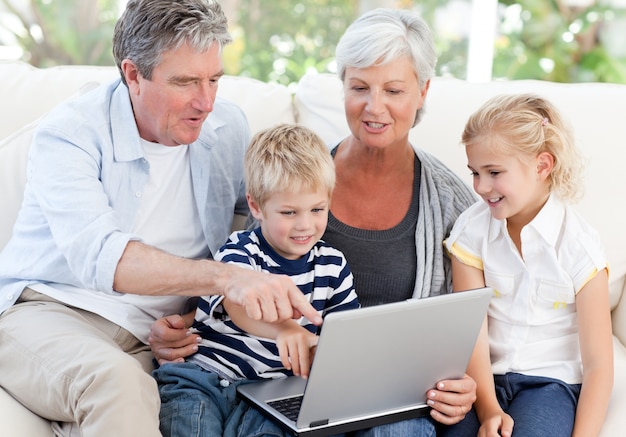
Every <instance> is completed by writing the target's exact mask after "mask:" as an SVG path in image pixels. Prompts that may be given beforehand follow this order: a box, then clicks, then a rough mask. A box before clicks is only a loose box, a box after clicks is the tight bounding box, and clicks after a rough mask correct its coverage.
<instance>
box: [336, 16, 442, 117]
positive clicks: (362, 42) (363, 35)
mask: <svg viewBox="0 0 626 437" xmlns="http://www.w3.org/2000/svg"><path fill="white" fill-rule="evenodd" d="M335 58H336V62H337V73H338V75H339V78H340V79H341V81H342V82H343V81H344V79H345V75H346V68H348V67H353V68H369V67H372V66H374V65H384V64H386V63H388V62H390V61H392V60H395V59H398V58H407V59H409V60H410V61H411V62H412V64H413V68H414V70H415V74H416V75H417V78H418V81H419V86H420V89H423V88H424V86H425V85H426V83H427V82H428V81H429V80H430V79H431V78H432V77H433V76H434V75H435V66H436V65H437V53H436V50H435V43H434V41H433V38H432V34H431V31H430V29H429V27H428V25H427V24H426V23H425V22H424V21H423V20H422V19H421V18H420V17H418V16H417V15H415V14H414V13H412V12H410V11H408V10H403V9H387V8H378V9H374V10H372V11H370V12H367V13H365V14H363V15H362V16H361V17H359V18H358V19H357V20H356V21H354V23H352V24H351V25H350V26H348V28H347V29H346V32H345V33H344V34H343V36H342V37H341V39H340V40H339V43H338V44H337V49H336V52H335ZM421 111H422V110H419V111H418V112H417V114H416V119H415V124H417V122H418V121H419V120H420V119H421Z"/></svg>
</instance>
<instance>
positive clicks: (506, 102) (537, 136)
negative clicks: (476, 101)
mask: <svg viewBox="0 0 626 437" xmlns="http://www.w3.org/2000/svg"><path fill="white" fill-rule="evenodd" d="M486 140H488V141H489V144H490V145H491V147H494V148H495V150H496V151H497V152H499V153H505V154H518V153H520V154H522V155H526V156H533V157H534V156H537V155H539V154H540V153H543V152H547V153H549V154H550V155H552V156H553V157H554V168H553V169H552V172H551V173H550V189H551V191H553V192H556V193H557V194H558V195H559V196H560V197H561V198H562V199H563V200H569V201H575V200H577V199H579V198H580V197H581V196H582V170H583V162H582V158H581V156H580V154H579V152H578V150H577V148H576V146H575V144H574V138H573V135H572V133H571V130H570V129H569V126H568V125H567V124H566V122H565V120H564V119H563V117H562V116H561V114H560V113H559V111H558V110H557V109H556V107H555V106H554V105H553V104H552V103H550V102H549V101H547V100H546V99H544V98H542V97H539V96H537V95H534V94H516V95H500V96H496V97H493V98H491V99H489V100H488V101H487V102H486V103H485V104H484V105H483V106H481V107H480V108H479V109H478V110H477V111H476V112H475V113H474V114H472V115H471V116H470V118H469V120H468V121H467V124H466V125H465V130H464V131H463V135H462V137H461V142H462V143H463V144H465V146H469V145H471V144H473V143H476V142H478V141H486Z"/></svg>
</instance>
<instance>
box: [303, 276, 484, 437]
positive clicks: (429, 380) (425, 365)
mask: <svg viewBox="0 0 626 437" xmlns="http://www.w3.org/2000/svg"><path fill="white" fill-rule="evenodd" d="M491 294H492V291H491V289H489V288H485V289H480V290H472V291H466V292H459V293H453V294H448V295H442V296H436V297H431V298H423V299H411V300H407V301H403V302H396V303H391V304H386V305H378V306H374V307H368V308H362V309H358V310H351V311H343V312H337V313H332V314H329V315H328V316H327V317H326V318H325V321H324V325H323V328H322V334H321V337H320V341H319V345H318V350H317V353H316V356H315V359H314V362H313V367H312V369H311V373H310V376H309V380H308V382H307V387H306V390H305V395H304V399H303V401H302V407H301V410H300V415H299V417H298V420H297V427H298V428H306V427H309V426H310V425H311V424H315V423H318V424H319V423H330V424H332V423H334V422H345V421H351V420H353V419H354V420H360V419H364V418H367V417H370V416H377V415H380V414H381V413H382V414H386V413H388V412H394V411H402V410H405V409H411V408H416V407H424V408H427V407H426V404H425V403H426V393H427V391H428V390H429V389H431V388H433V386H434V384H435V383H436V382H437V381H439V380H442V379H455V378H461V377H462V376H463V374H464V372H465V369H466V367H467V363H468V361H469V358H470V356H471V353H472V350H473V348H474V343H475V341H476V338H477V336H478V332H479V330H480V327H481V324H482V322H483V319H484V317H485V315H486V311H487V307H488V305H489V299H490V298H491Z"/></svg>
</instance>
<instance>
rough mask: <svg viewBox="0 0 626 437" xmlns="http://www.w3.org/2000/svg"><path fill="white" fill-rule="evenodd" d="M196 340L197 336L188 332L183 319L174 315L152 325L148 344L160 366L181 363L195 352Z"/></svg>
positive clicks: (196, 348) (196, 347)
mask: <svg viewBox="0 0 626 437" xmlns="http://www.w3.org/2000/svg"><path fill="white" fill-rule="evenodd" d="M198 339H199V336H198V335H197V334H191V333H190V332H189V330H188V329H187V327H186V326H185V322H184V320H183V318H182V317H181V316H179V315H176V314H174V315H171V316H167V317H163V318H161V319H158V320H156V321H155V322H154V323H153V324H152V327H151V328H150V336H149V337H148V342H149V343H150V348H151V349H152V354H153V355H154V357H155V358H156V360H157V361H158V362H159V365H161V364H165V363H179V362H183V361H184V360H185V357H187V356H189V355H191V354H193V353H195V352H197V350H198Z"/></svg>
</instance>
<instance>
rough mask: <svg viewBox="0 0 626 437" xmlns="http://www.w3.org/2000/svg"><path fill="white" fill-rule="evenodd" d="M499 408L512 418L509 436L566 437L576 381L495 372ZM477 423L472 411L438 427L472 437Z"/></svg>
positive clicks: (443, 432)
mask: <svg viewBox="0 0 626 437" xmlns="http://www.w3.org/2000/svg"><path fill="white" fill-rule="evenodd" d="M493 379H494V382H495V386H496V397H497V398H498V402H499V403H500V407H502V409H503V410H504V411H505V412H506V413H507V414H508V415H510V416H511V417H512V418H513V420H514V421H515V425H514V427H513V437H527V436H528V437H534V436H551V437H558V436H563V437H570V436H571V435H572V429H573V428H574V418H575V416H576V405H577V404H578V396H579V395H580V389H581V385H580V384H566V383H564V382H563V381H560V380H558V379H553V378H545V377H540V376H527V375H521V374H519V373H507V374H506V375H495V376H494V378H493ZM478 428H480V422H479V421H478V417H477V416H476V412H475V410H474V409H473V408H472V410H471V411H470V412H469V413H468V414H467V415H466V416H465V419H463V420H462V421H461V422H459V423H457V424H456V425H452V426H447V427H443V426H442V427H441V429H440V430H439V435H440V436H444V437H447V436H450V437H465V436H468V437H469V436H472V437H476V435H477V433H478Z"/></svg>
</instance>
